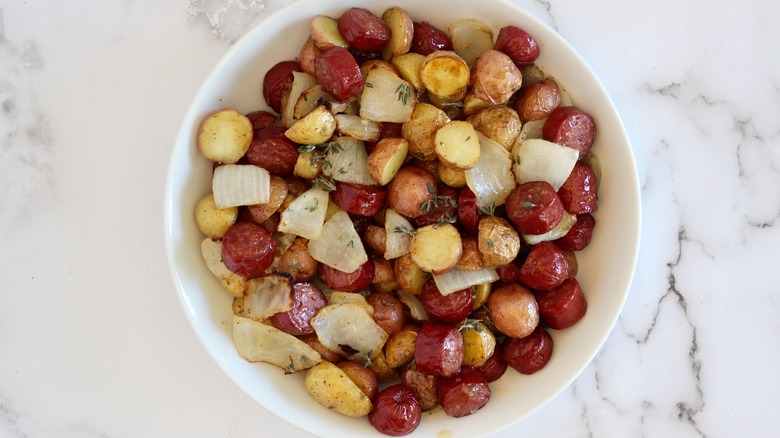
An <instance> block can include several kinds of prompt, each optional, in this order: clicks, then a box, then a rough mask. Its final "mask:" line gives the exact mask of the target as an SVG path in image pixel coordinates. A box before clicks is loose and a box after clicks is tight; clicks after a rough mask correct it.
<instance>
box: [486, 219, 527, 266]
mask: <svg viewBox="0 0 780 438" xmlns="http://www.w3.org/2000/svg"><path fill="white" fill-rule="evenodd" d="M479 251H480V252H481V253H482V257H483V259H484V260H485V266H501V265H506V264H508V263H510V262H511V261H512V260H514V259H515V257H517V254H518V253H519V252H520V235H519V234H517V231H516V230H515V229H514V227H513V226H512V225H510V224H509V222H507V221H506V220H504V219H502V218H500V217H496V216H484V217H483V218H482V219H480V220H479Z"/></svg>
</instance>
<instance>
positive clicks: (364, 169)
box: [322, 137, 376, 186]
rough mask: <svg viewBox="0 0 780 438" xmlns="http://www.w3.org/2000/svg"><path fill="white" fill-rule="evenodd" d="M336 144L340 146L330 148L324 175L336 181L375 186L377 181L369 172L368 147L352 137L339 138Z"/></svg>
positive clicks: (325, 162) (323, 166)
mask: <svg viewBox="0 0 780 438" xmlns="http://www.w3.org/2000/svg"><path fill="white" fill-rule="evenodd" d="M336 143H338V146H332V147H329V148H328V153H327V154H326V156H325V161H323V163H322V173H324V174H325V175H326V176H329V177H331V178H333V179H334V180H336V181H341V182H346V183H352V184H362V185H364V186H375V185H376V181H374V178H371V174H370V173H369V172H368V152H366V145H365V144H364V143H363V142H362V141H360V140H357V139H354V138H351V137H339V138H337V139H336Z"/></svg>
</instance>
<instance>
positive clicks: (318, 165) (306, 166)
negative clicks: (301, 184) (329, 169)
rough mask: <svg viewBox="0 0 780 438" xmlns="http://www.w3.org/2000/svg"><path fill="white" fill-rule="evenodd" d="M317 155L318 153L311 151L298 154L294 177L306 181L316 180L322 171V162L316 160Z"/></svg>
mask: <svg viewBox="0 0 780 438" xmlns="http://www.w3.org/2000/svg"><path fill="white" fill-rule="evenodd" d="M316 153H317V151H311V152H303V153H300V154H298V159H297V160H296V161H295V168H294V169H293V175H295V176H299V177H301V178H306V179H314V178H316V177H317V175H319V174H320V171H321V170H322V160H316V159H314V154H316Z"/></svg>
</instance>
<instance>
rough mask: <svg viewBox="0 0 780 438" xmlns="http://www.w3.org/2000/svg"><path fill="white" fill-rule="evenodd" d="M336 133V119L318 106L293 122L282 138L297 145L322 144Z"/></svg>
mask: <svg viewBox="0 0 780 438" xmlns="http://www.w3.org/2000/svg"><path fill="white" fill-rule="evenodd" d="M334 132H336V119H335V118H333V114H331V113H330V111H328V109H327V108H325V106H324V105H320V106H318V107H317V108H315V109H314V110H313V111H312V112H310V113H309V114H306V116H305V117H304V118H302V119H301V120H298V121H297V122H295V123H294V124H293V125H292V126H291V127H290V128H289V129H288V130H287V131H285V132H284V136H285V137H287V138H289V139H290V140H292V141H294V142H295V143H298V144H315V145H316V144H322V143H325V142H326V141H328V140H329V139H330V138H331V137H332V136H333V133H334Z"/></svg>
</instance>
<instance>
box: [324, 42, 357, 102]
mask: <svg viewBox="0 0 780 438" xmlns="http://www.w3.org/2000/svg"><path fill="white" fill-rule="evenodd" d="M314 71H315V73H316V77H317V81H318V82H319V83H320V84H321V85H322V89H323V90H325V92H327V93H328V94H330V95H331V96H333V97H334V98H336V100H338V101H346V100H350V99H352V98H353V97H357V95H359V94H360V92H361V91H362V90H363V75H362V73H360V66H358V64H357V61H355V58H354V57H353V56H352V54H351V53H349V50H347V49H345V48H343V47H334V48H332V49H329V50H326V51H324V52H322V53H320V54H319V56H317V57H316V58H315V59H314Z"/></svg>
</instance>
